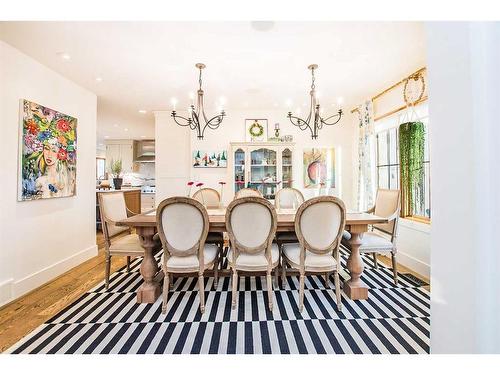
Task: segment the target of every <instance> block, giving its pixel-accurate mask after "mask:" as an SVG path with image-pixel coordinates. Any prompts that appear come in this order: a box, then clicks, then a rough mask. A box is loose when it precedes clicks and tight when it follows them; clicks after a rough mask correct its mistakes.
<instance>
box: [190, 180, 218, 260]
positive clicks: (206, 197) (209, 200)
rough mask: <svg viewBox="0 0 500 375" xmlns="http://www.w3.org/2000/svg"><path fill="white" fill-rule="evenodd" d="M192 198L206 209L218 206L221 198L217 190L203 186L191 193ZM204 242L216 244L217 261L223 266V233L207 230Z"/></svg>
mask: <svg viewBox="0 0 500 375" xmlns="http://www.w3.org/2000/svg"><path fill="white" fill-rule="evenodd" d="M193 199H196V200H197V201H198V202H200V203H201V204H203V205H204V206H205V207H206V208H207V209H210V208H220V207H221V200H220V194H219V192H218V191H217V190H215V189H212V188H203V189H200V190H198V191H196V192H195V193H194V194H193ZM205 243H210V244H214V245H217V246H218V247H219V251H218V257H219V261H218V263H219V264H220V266H221V269H222V266H223V261H222V260H223V259H222V258H223V254H224V253H223V251H224V235H223V234H222V233H218V232H208V235H207V239H206V240H205Z"/></svg>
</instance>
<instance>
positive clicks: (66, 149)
mask: <svg viewBox="0 0 500 375" xmlns="http://www.w3.org/2000/svg"><path fill="white" fill-rule="evenodd" d="M20 122H21V124H20V129H19V163H18V164H19V174H18V197H17V199H18V201H30V200H36V199H47V198H60V197H71V196H73V195H75V190H76V153H77V150H76V148H77V142H76V126H77V119H76V118H74V117H71V116H69V115H66V114H64V113H61V112H58V111H56V110H53V109H50V108H48V107H44V106H43V105H40V104H37V103H34V102H31V101H29V100H25V99H21V101H20Z"/></svg>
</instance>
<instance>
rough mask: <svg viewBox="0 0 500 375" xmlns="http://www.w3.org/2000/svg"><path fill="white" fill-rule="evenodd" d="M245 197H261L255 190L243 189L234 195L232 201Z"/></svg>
mask: <svg viewBox="0 0 500 375" xmlns="http://www.w3.org/2000/svg"><path fill="white" fill-rule="evenodd" d="M245 197H261V198H262V193H261V192H260V191H258V190H256V189H252V188H243V189H240V190H238V191H237V192H236V194H235V195H234V199H238V198H245Z"/></svg>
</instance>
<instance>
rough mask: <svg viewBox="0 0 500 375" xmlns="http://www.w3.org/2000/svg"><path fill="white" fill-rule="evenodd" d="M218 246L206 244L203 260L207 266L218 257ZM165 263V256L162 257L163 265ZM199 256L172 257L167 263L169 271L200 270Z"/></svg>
mask: <svg viewBox="0 0 500 375" xmlns="http://www.w3.org/2000/svg"><path fill="white" fill-rule="evenodd" d="M217 249H218V248H217V246H215V245H212V244H206V245H205V248H204V253H203V260H204V262H205V265H207V264H209V263H211V262H213V260H214V259H215V257H216V255H217ZM163 263H164V255H162V256H161V264H163ZM199 264H200V263H199V262H198V255H189V256H187V257H180V256H171V257H170V258H168V261H167V269H168V270H176V271H183V270H187V269H190V268H198V267H199Z"/></svg>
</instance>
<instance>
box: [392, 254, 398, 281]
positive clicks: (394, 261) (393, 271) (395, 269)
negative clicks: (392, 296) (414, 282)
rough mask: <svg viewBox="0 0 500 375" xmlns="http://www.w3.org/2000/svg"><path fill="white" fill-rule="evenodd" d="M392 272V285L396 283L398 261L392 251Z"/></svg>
mask: <svg viewBox="0 0 500 375" xmlns="http://www.w3.org/2000/svg"><path fill="white" fill-rule="evenodd" d="M392 273H393V274H394V285H398V262H397V261H396V254H394V253H392Z"/></svg>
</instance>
